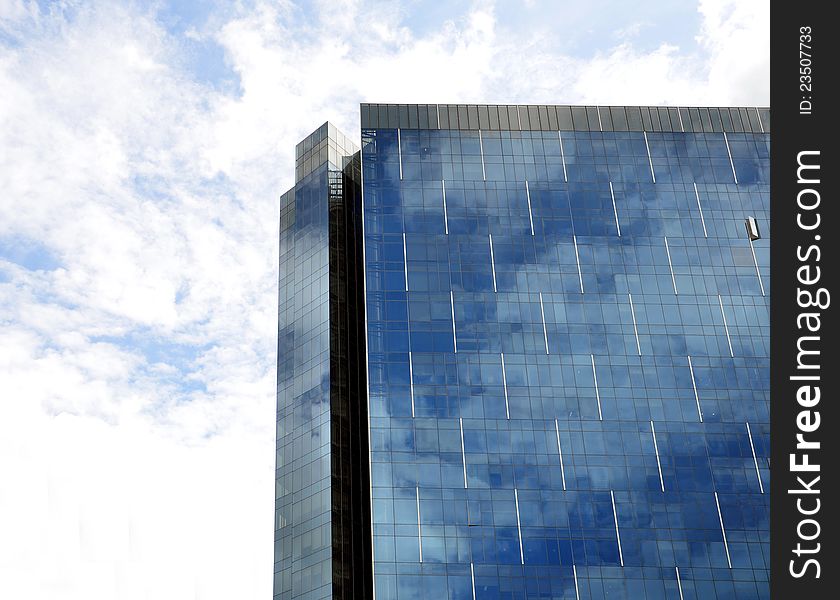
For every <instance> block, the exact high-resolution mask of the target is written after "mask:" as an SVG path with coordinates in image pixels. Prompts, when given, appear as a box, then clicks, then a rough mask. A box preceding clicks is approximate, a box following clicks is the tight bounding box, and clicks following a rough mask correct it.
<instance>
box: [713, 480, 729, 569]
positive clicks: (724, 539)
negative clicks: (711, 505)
mask: <svg viewBox="0 0 840 600" xmlns="http://www.w3.org/2000/svg"><path fill="white" fill-rule="evenodd" d="M715 506H717V511H718V519H719V520H720V533H721V534H722V535H723V548H724V549H725V550H726V562H727V563H728V564H729V568H730V569H731V568H732V560H731V559H730V558H729V543H728V542H727V541H726V529H725V528H724V527H723V515H722V514H721V512H720V500H718V493H717V492H715Z"/></svg>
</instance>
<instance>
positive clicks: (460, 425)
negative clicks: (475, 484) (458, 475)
mask: <svg viewBox="0 0 840 600" xmlns="http://www.w3.org/2000/svg"><path fill="white" fill-rule="evenodd" d="M458 429H460V430H461V462H462V463H463V464H464V489H466V488H467V454H466V452H464V419H463V417H458Z"/></svg>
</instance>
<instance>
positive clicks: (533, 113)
mask: <svg viewBox="0 0 840 600" xmlns="http://www.w3.org/2000/svg"><path fill="white" fill-rule="evenodd" d="M528 121H529V123H530V127H529V129H531V130H532V131H537V130H539V128H540V109H539V107H538V106H534V105H531V106H529V107H528Z"/></svg>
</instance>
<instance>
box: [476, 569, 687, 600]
mask: <svg viewBox="0 0 840 600" xmlns="http://www.w3.org/2000/svg"><path fill="white" fill-rule="evenodd" d="M674 569H676V571H677V589H678V590H679V591H680V600H684V599H683V591H682V582H681V581H680V568H679V567H674ZM473 600H475V599H474V598H473Z"/></svg>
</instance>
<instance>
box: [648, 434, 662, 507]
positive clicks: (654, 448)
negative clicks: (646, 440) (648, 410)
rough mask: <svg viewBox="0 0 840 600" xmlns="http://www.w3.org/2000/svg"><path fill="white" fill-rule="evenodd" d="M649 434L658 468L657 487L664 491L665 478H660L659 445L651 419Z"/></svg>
mask: <svg viewBox="0 0 840 600" xmlns="http://www.w3.org/2000/svg"><path fill="white" fill-rule="evenodd" d="M650 434H651V435H652V436H653V450H654V452H656V468H657V469H659V488H660V489H661V490H662V492H663V493H664V492H665V480H663V479H662V463H661V462H659V445H658V444H657V443H656V429H655V428H654V427H653V421H651V422H650Z"/></svg>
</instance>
